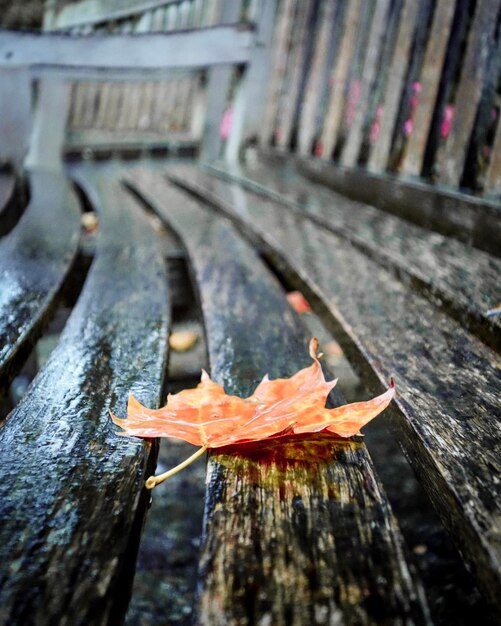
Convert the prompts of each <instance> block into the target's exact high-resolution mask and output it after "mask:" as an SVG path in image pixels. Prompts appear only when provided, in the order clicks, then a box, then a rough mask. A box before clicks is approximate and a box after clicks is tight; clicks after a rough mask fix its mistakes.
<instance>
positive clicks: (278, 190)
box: [209, 163, 501, 352]
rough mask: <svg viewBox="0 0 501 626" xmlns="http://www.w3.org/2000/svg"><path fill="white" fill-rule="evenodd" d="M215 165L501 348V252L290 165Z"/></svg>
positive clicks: (219, 172) (212, 169) (228, 177)
mask: <svg viewBox="0 0 501 626" xmlns="http://www.w3.org/2000/svg"><path fill="white" fill-rule="evenodd" d="M209 171H210V172H211V173H214V174H216V175H218V176H221V177H222V178H223V179H226V180H230V181H234V182H237V183H239V184H240V185H243V186H244V187H246V188H247V189H249V190H250V191H254V192H256V193H257V194H259V195H264V197H268V198H271V199H274V200H276V201H278V202H280V203H281V204H283V205H285V206H287V207H288V208H289V209H291V210H292V211H294V212H296V213H299V214H300V215H301V214H302V215H308V216H309V217H310V218H311V219H312V220H313V221H314V222H315V223H317V224H319V225H320V226H322V227H324V228H327V229H328V230H330V231H332V232H333V233H335V234H338V235H340V236H341V237H343V238H345V239H346V240H347V241H349V242H350V243H352V245H354V246H355V247H357V248H358V249H359V250H361V251H362V252H363V253H365V254H366V255H368V256H369V257H370V258H372V259H373V260H374V261H376V262H377V263H379V264H380V265H383V266H384V267H387V268H388V269H390V270H392V271H393V272H394V273H395V274H396V275H397V276H398V278H400V279H401V280H404V281H405V282H407V284H408V285H409V286H410V287H412V288H414V289H417V290H419V291H421V292H422V293H424V294H425V295H426V296H427V297H428V298H429V299H430V300H431V301H432V302H434V303H435V304H437V303H440V304H441V306H442V308H444V309H445V310H447V312H448V313H449V314H451V315H453V316H454V317H455V318H456V319H457V320H458V321H459V322H460V323H461V324H462V325H463V326H464V327H466V328H468V329H469V330H470V331H471V332H473V333H475V334H477V335H478V336H479V337H480V338H481V339H482V340H483V341H485V342H486V343H487V344H488V345H490V346H491V347H493V348H494V349H496V350H497V351H498V352H501V320H499V319H497V318H495V317H489V316H488V315H487V311H489V310H490V309H493V308H494V307H495V306H496V303H497V302H499V301H501V288H500V286H499V275H500V274H501V259H498V258H494V257H492V256H490V255H489V254H487V253H486V252H482V251H480V250H477V249H475V248H472V247H471V246H469V245H465V244H463V243H460V242H459V241H456V240H453V239H450V238H448V237H445V236H444V235H441V234H439V233H430V231H428V230H426V229H424V228H422V227H419V226H416V225H414V224H410V223H409V222H406V221H404V220H402V219H399V218H398V217H394V216H392V215H390V214H388V213H385V212H383V211H380V210H378V209H376V208H375V207H373V206H370V205H367V204H363V203H360V202H356V201H353V200H350V199H348V198H346V197H345V196H342V195H341V194H338V193H335V192H332V191H330V190H328V189H325V188H324V187H321V186H319V185H316V184H314V183H313V184H312V182H311V181H309V180H307V179H305V178H303V177H302V176H300V175H298V173H297V171H296V170H295V168H293V167H291V166H289V167H287V166H285V165H283V166H279V165H275V166H274V167H270V166H269V164H259V163H257V164H255V165H254V166H252V167H246V168H244V169H236V168H235V169H233V170H228V169H221V168H216V167H209Z"/></svg>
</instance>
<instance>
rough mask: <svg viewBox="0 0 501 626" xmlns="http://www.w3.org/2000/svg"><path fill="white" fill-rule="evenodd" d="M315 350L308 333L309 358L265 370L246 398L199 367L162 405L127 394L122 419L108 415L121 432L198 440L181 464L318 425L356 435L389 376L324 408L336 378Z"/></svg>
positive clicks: (382, 403)
mask: <svg viewBox="0 0 501 626" xmlns="http://www.w3.org/2000/svg"><path fill="white" fill-rule="evenodd" d="M317 350H318V341H317V340H316V339H315V338H313V339H312V340H311V342H310V356H311V358H312V359H313V363H312V364H311V365H310V366H309V367H306V368H304V369H302V370H300V371H299V372H297V373H296V374H294V375H293V376H291V377H290V378H279V379H276V380H269V379H268V376H265V377H264V378H263V380H262V381H261V382H260V383H259V385H258V386H257V387H256V389H255V391H254V393H253V394H252V395H251V396H249V397H248V398H239V397H238V396H231V395H227V394H226V393H225V391H224V389H223V387H221V385H218V384H217V383H215V382H214V381H212V380H211V379H210V378H209V376H208V374H207V373H206V372H203V373H202V380H201V382H200V384H199V385H198V386H197V387H196V388H195V389H185V390H184V391H180V392H179V393H177V394H169V396H168V398H167V404H166V406H164V407H163V408H161V409H148V408H147V407H144V406H143V405H142V404H140V403H139V402H138V401H137V400H136V399H135V398H134V397H133V396H132V395H130V396H129V401H128V405H127V419H119V418H117V417H115V416H114V415H113V414H112V415H111V417H112V419H113V421H114V423H115V424H117V425H118V426H120V427H121V428H123V430H124V432H122V433H119V434H121V435H130V436H136V437H175V438H178V439H184V440H185V441H188V442H189V443H192V444H193V445H196V446H201V448H200V450H198V451H197V452H196V453H195V454H194V455H193V456H192V457H190V459H187V461H185V462H184V463H183V464H182V467H185V466H186V465H187V464H188V462H192V461H193V460H195V458H198V457H199V456H200V455H201V454H202V453H203V452H204V451H205V450H207V449H208V448H219V447H221V446H227V445H231V444H238V443H244V442H249V441H259V440H262V439H266V438H268V437H280V436H284V435H290V434H294V433H295V434H298V433H315V432H320V431H323V430H326V431H329V432H332V433H335V434H336V435H338V436H340V437H351V436H352V435H356V434H358V432H359V431H360V428H361V427H362V426H364V425H365V424H367V423H368V422H369V421H370V420H371V419H373V418H374V417H376V415H379V413H381V411H383V410H384V409H385V408H386V407H387V406H388V404H389V402H390V401H391V399H392V398H393V396H394V395H395V388H394V384H393V381H391V383H390V387H389V388H388V389H387V390H386V391H385V392H384V393H383V394H381V395H380V396H377V397H375V398H373V399H372V400H369V401H367V402H355V403H352V404H346V405H344V406H340V407H336V408H333V409H328V408H325V403H326V400H327V396H328V395H329V392H330V391H331V390H332V389H333V387H334V386H335V384H336V382H337V381H336V380H332V381H329V382H328V381H326V380H325V377H324V374H323V372H322V368H321V365H320V362H319V360H318V356H317ZM179 469H181V466H178V467H176V468H174V469H173V470H170V471H169V472H166V473H165V474H163V475H161V476H157V477H150V479H148V481H147V487H148V488H153V487H154V486H155V485H156V484H158V483H159V482H162V480H166V479H167V478H169V477H170V476H172V475H173V474H174V473H176V472H177V471H179Z"/></svg>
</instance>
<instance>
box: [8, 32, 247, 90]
mask: <svg viewBox="0 0 501 626" xmlns="http://www.w3.org/2000/svg"><path fill="white" fill-rule="evenodd" d="M251 41H252V33H251V32H250V30H249V29H247V28H244V27H242V26H238V27H237V26H234V25H228V26H214V27H211V28H198V29H195V30H188V31H184V32H169V33H151V34H144V35H141V36H138V35H135V34H130V35H114V34H110V35H106V37H100V36H98V35H87V36H85V37H69V36H67V35H63V34H59V33H44V34H36V33H28V32H23V31H20V32H13V31H12V32H11V31H0V66H2V67H19V66H21V65H29V66H32V67H35V66H45V65H52V66H55V68H57V71H58V72H59V73H62V72H63V70H64V69H68V70H69V69H70V68H71V70H72V72H75V71H77V70H78V69H79V68H82V69H81V72H80V73H81V74H84V73H85V74H86V76H90V75H92V72H94V75H96V76H97V75H99V72H97V70H101V69H103V68H108V69H113V70H115V71H116V73H117V74H118V76H117V78H123V75H124V71H125V70H127V69H130V70H134V69H136V70H137V69H140V70H141V71H142V72H144V71H146V70H157V71H166V70H168V69H169V68H174V67H178V68H189V67H208V66H211V65H221V64H222V65H225V64H226V65H228V64H238V63H247V61H248V60H249V54H250V44H251ZM124 50H127V55H126V59H125V58H124ZM85 68H87V69H86V72H84V69H85ZM118 70H123V71H122V73H121V76H120V72H118ZM105 78H106V79H111V78H112V76H106V77H105Z"/></svg>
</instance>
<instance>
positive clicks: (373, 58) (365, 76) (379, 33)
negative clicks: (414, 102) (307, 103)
mask: <svg viewBox="0 0 501 626" xmlns="http://www.w3.org/2000/svg"><path fill="white" fill-rule="evenodd" d="M389 9H390V0H380V1H379V2H377V3H376V7H375V9H374V15H373V18H372V24H371V29H370V34H369V40H368V43H367V50H366V53H365V60H364V67H363V70H362V76H361V78H360V83H361V87H360V95H359V98H358V100H357V103H356V105H355V114H354V118H353V122H352V125H351V127H350V128H349V129H348V136H347V139H346V142H345V144H344V146H343V151H342V153H341V163H342V164H343V165H344V166H347V167H350V166H354V165H356V163H357V160H358V156H359V152H360V146H361V144H362V134H363V131H364V127H365V121H366V119H367V113H368V108H369V99H370V96H371V92H372V90H373V88H374V84H375V82H376V79H377V76H378V74H379V72H381V67H380V66H379V62H380V55H381V49H382V46H383V42H384V39H385V36H386V35H387V32H386V29H387V21H388V12H389Z"/></svg>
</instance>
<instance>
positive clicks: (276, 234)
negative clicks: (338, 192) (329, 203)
mask: <svg viewBox="0 0 501 626" xmlns="http://www.w3.org/2000/svg"><path fill="white" fill-rule="evenodd" d="M168 172H169V173H168V176H169V177H170V178H171V179H173V180H174V179H175V180H176V181H177V182H178V183H179V184H181V185H182V186H183V187H185V188H187V189H191V190H192V191H194V192H195V193H197V194H200V195H201V196H203V198H204V199H205V200H206V201H209V202H212V203H214V205H215V206H217V207H218V208H219V209H221V210H223V211H224V212H225V213H226V214H228V215H230V216H231V217H233V218H234V219H236V220H237V221H238V224H239V226H240V228H242V229H243V230H244V231H245V232H251V233H252V235H253V236H256V235H258V236H259V238H260V239H261V241H262V243H263V245H265V246H267V249H268V252H269V254H270V255H272V257H273V259H274V260H275V262H277V263H279V264H280V266H282V267H283V269H284V271H289V272H290V273H291V277H292V279H294V280H295V281H296V283H299V285H300V286H301V288H302V289H303V290H304V291H305V293H306V295H307V297H311V298H312V300H313V302H317V303H318V305H319V306H318V310H319V311H320V312H322V313H323V314H324V316H325V319H326V322H327V323H329V324H330V325H331V327H332V328H334V331H335V333H336V336H337V337H338V339H339V341H340V342H341V343H342V345H343V347H344V349H345V351H346V353H347V355H348V356H349V357H350V358H351V360H352V361H353V362H354V365H356V366H357V367H358V369H359V370H360V371H361V373H363V374H364V375H365V378H366V380H367V382H368V383H370V382H371V380H374V377H375V376H376V378H377V379H380V378H381V377H383V378H386V379H387V378H388V377H389V376H390V375H391V374H394V375H395V377H396V384H397V391H398V396H397V400H396V402H395V403H394V405H393V408H392V410H390V411H389V413H388V415H389V417H390V420H391V423H392V426H393V427H394V429H395V431H396V432H397V434H398V436H399V438H400V441H401V443H402V445H403V446H404V448H405V450H406V452H407V455H408V457H409V459H410V460H411V462H412V464H413V466H414V468H415V470H416V472H417V473H418V475H419V476H420V478H421V481H422V483H423V485H424V486H425V488H426V489H427V491H428V493H429V495H430V497H431V499H432V501H433V502H434V503H435V506H436V508H437V510H438V512H439V513H440V515H441V517H442V519H443V521H444V523H445V525H446V526H447V527H448V528H449V530H450V532H451V533H452V535H453V536H454V537H455V539H456V542H457V545H458V546H459V548H460V550H461V552H462V554H463V555H464V557H465V559H466V560H467V562H468V563H469V566H470V567H471V569H472V570H473V572H474V573H475V575H476V577H477V578H478V581H479V584H480V585H481V586H482V588H483V591H484V593H485V594H486V597H487V598H488V599H489V600H490V602H491V603H492V605H493V606H496V605H497V602H498V600H499V597H500V594H501V568H500V563H501V543H500V537H501V527H500V520H501V505H500V503H501V493H500V486H499V482H496V479H495V477H496V476H499V473H500V471H501V464H500V459H501V450H500V443H499V442H500V441H501V437H500V436H499V429H500V420H499V417H500V416H499V405H498V399H499V373H500V367H501V364H500V359H499V356H498V355H497V354H496V353H494V352H493V351H491V350H490V349H488V348H487V347H486V346H485V345H484V344H483V343H481V342H480V341H479V340H478V339H476V338H475V337H473V336H471V335H469V334H468V333H467V332H466V331H465V330H464V329H463V328H462V327H461V325H460V324H458V323H456V322H455V321H454V320H452V319H450V318H449V317H448V316H447V315H445V314H444V313H442V312H440V311H439V310H438V309H436V308H435V307H434V306H433V305H432V304H431V303H430V302H429V301H428V300H425V299H424V298H422V297H421V296H419V295H418V294H416V293H414V292H413V291H412V290H411V289H409V288H408V287H406V286H405V285H404V284H403V283H401V282H399V281H398V280H396V279H395V277H394V276H393V275H392V274H390V273H389V272H388V271H387V270H386V269H384V268H382V267H379V266H378V265H377V264H375V263H374V262H373V261H372V260H371V259H370V258H368V257H367V256H365V255H364V254H362V253H361V252H360V251H359V250H357V249H356V248H354V247H353V246H351V245H350V244H349V243H348V242H346V241H344V240H343V239H341V238H340V237H338V236H336V235H334V234H333V233H332V232H328V231H326V230H325V229H323V228H320V227H319V226H317V225H316V224H314V223H312V222H311V220H309V219H305V218H302V217H301V216H299V215H297V214H291V212H290V211H288V210H286V209H285V208H284V207H282V206H280V205H279V204H277V203H276V202H272V201H270V200H264V199H263V198H259V199H256V197H255V196H252V194H250V193H249V192H247V191H245V190H244V189H242V188H241V187H240V186H237V185H231V184H229V183H225V182H222V181H220V180H217V179H215V178H214V177H211V176H210V175H209V174H207V173H204V172H201V171H197V170H195V169H192V170H188V168H180V169H177V170H176V168H171V169H169V170H168ZM291 270H292V272H291ZM497 606H499V605H497Z"/></svg>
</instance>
